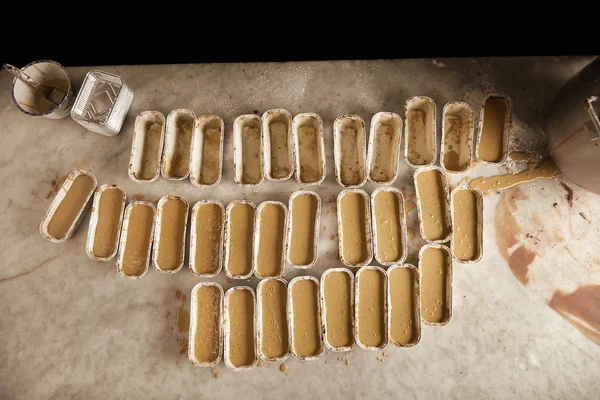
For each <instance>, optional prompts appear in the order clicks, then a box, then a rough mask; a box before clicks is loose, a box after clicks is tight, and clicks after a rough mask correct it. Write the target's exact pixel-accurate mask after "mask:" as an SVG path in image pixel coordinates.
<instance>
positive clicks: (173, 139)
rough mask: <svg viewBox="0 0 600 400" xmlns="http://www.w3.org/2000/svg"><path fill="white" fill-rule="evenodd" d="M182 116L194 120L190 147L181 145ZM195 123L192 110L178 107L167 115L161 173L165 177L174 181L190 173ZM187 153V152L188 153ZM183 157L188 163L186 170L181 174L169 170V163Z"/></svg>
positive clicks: (185, 162)
mask: <svg viewBox="0 0 600 400" xmlns="http://www.w3.org/2000/svg"><path fill="white" fill-rule="evenodd" d="M180 118H186V119H188V120H191V121H192V130H191V132H190V137H189V142H190V143H189V145H188V146H189V147H188V146H179V141H180V136H181V135H180V134H179V127H178V126H177V122H178V121H179V119H180ZM194 125H196V114H195V113H194V112H193V111H192V110H186V109H177V110H173V111H171V112H170V113H169V115H167V124H166V128H165V147H164V150H163V154H162V161H161V167H160V173H161V175H162V176H163V178H165V179H168V180H172V181H181V180H183V179H185V178H187V177H188V175H189V174H190V164H191V158H192V141H193V137H194ZM186 153H187V154H186ZM179 158H182V160H181V162H183V164H184V165H187V168H185V171H184V173H183V174H181V175H174V174H172V173H171V172H170V171H169V170H170V167H169V165H170V164H171V163H172V162H173V161H177V160H178V159H179Z"/></svg>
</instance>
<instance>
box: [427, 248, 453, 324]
mask: <svg viewBox="0 0 600 400" xmlns="http://www.w3.org/2000/svg"><path fill="white" fill-rule="evenodd" d="M429 248H432V249H440V250H442V251H444V252H446V259H447V260H448V264H447V270H448V277H447V280H446V304H447V307H448V312H447V315H446V319H445V320H444V321H442V322H427V321H426V320H425V319H423V315H421V320H422V321H423V323H424V324H425V325H431V326H444V325H447V324H448V323H449V322H450V321H451V320H452V275H453V271H452V253H451V252H450V249H449V248H448V247H446V246H444V245H443V244H426V245H424V246H423V247H421V250H419V272H420V276H421V282H420V289H421V302H422V300H423V299H422V297H423V266H422V262H421V261H422V259H423V252H424V251H425V250H426V249H429Z"/></svg>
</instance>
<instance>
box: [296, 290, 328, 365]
mask: <svg viewBox="0 0 600 400" xmlns="http://www.w3.org/2000/svg"><path fill="white" fill-rule="evenodd" d="M291 288H292V289H291V292H292V304H293V306H292V307H293V313H292V316H291V317H292V318H293V319H294V325H293V326H294V328H293V329H294V342H293V343H292V348H293V350H294V352H295V354H296V355H297V356H299V357H315V356H318V355H319V354H321V352H322V349H323V347H322V344H321V317H320V315H319V286H318V283H316V282H314V281H312V280H308V279H305V280H298V281H296V282H294V283H293V284H292V287H291Z"/></svg>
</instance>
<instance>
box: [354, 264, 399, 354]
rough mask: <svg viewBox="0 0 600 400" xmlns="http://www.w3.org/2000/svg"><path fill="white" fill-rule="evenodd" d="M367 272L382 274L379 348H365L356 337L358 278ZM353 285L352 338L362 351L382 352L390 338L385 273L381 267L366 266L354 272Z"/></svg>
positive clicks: (358, 322)
mask: <svg viewBox="0 0 600 400" xmlns="http://www.w3.org/2000/svg"><path fill="white" fill-rule="evenodd" d="M368 270H373V271H378V272H379V273H380V274H382V276H383V281H384V284H383V291H384V293H383V299H384V301H383V302H384V305H383V313H384V315H383V321H384V322H383V324H384V342H383V344H382V345H380V346H367V345H365V344H363V343H362V342H361V341H360V337H359V335H358V329H359V326H360V318H359V316H360V313H359V310H360V308H359V306H360V276H361V275H362V274H363V273H364V272H365V271H368ZM354 284H355V289H354V296H355V298H354V321H355V323H354V337H355V338H356V343H357V344H358V347H360V348H361V349H363V350H369V351H381V350H383V349H384V348H385V347H386V346H387V345H388V343H389V341H390V336H389V327H388V293H387V291H388V280H387V274H386V273H385V270H384V269H383V268H381V267H375V266H368V267H362V268H360V269H359V270H358V272H356V278H355V280H354Z"/></svg>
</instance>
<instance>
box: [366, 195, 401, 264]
mask: <svg viewBox="0 0 600 400" xmlns="http://www.w3.org/2000/svg"><path fill="white" fill-rule="evenodd" d="M382 192H391V193H394V195H395V196H396V197H397V199H398V213H399V221H398V223H399V225H400V232H399V233H400V240H401V241H402V243H400V246H401V248H402V255H401V256H400V258H398V259H397V260H393V261H383V260H381V259H380V257H379V247H378V237H377V236H378V233H377V208H376V207H375V198H376V197H377V195H378V194H379V193H382ZM371 217H372V225H373V249H374V253H375V260H377V262H378V263H379V264H381V265H384V266H386V267H387V266H390V265H393V264H401V263H403V262H404V260H406V256H407V254H408V240H407V238H408V236H407V230H406V214H405V213H404V196H403V195H402V192H401V191H400V190H399V189H397V188H395V187H382V188H379V189H375V190H374V191H373V193H372V194H371Z"/></svg>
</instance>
